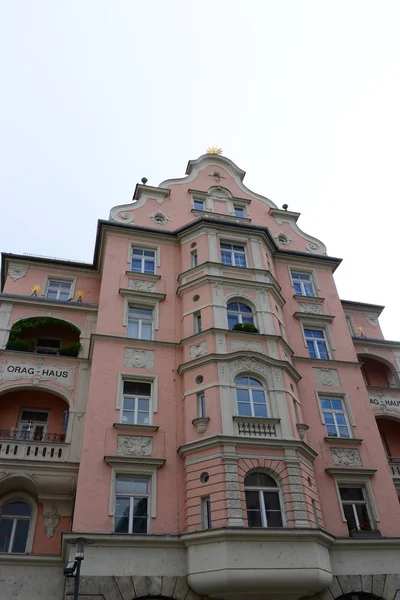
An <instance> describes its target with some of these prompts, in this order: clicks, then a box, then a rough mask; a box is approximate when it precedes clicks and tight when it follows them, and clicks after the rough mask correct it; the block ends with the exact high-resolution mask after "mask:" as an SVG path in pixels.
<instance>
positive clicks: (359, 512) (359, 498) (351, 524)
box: [339, 487, 373, 531]
mask: <svg viewBox="0 0 400 600" xmlns="http://www.w3.org/2000/svg"><path fill="white" fill-rule="evenodd" d="M339 493H340V501H341V503H342V507H343V512H344V516H345V518H346V521H347V527H348V528H349V531H362V530H364V531H369V530H371V529H373V525H372V521H371V517H370V516H369V511H368V503H367V500H366V498H365V490H364V489H363V488H362V487H339Z"/></svg>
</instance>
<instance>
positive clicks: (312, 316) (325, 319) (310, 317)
mask: <svg viewBox="0 0 400 600" xmlns="http://www.w3.org/2000/svg"><path fill="white" fill-rule="evenodd" d="M293 316H294V318H295V319H299V320H301V321H310V322H313V324H314V323H316V324H319V323H322V324H325V323H332V321H333V319H334V318H335V317H334V315H323V314H321V313H310V312H306V311H305V310H303V311H296V312H295V313H294V315H293Z"/></svg>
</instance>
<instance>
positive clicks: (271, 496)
mask: <svg viewBox="0 0 400 600" xmlns="http://www.w3.org/2000/svg"><path fill="white" fill-rule="evenodd" d="M264 504H265V509H266V510H279V511H280V510H281V505H280V502H279V494H278V492H264Z"/></svg>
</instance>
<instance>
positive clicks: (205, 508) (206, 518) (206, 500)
mask: <svg viewBox="0 0 400 600" xmlns="http://www.w3.org/2000/svg"><path fill="white" fill-rule="evenodd" d="M200 507H201V528H202V529H211V528H212V520H211V498H210V496H203V497H202V498H200Z"/></svg>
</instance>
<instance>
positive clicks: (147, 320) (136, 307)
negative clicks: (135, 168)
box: [126, 302, 155, 342]
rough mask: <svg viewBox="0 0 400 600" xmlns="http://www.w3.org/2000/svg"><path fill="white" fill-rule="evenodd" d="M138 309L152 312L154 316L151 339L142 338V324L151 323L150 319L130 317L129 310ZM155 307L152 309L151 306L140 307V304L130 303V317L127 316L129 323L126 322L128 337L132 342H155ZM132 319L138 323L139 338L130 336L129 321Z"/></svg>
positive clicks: (152, 317)
mask: <svg viewBox="0 0 400 600" xmlns="http://www.w3.org/2000/svg"><path fill="white" fill-rule="evenodd" d="M130 308H131V309H138V310H151V313H152V316H151V337H150V339H148V338H142V337H141V332H142V324H143V321H144V322H149V321H150V319H142V318H136V317H130V316H129V309H130ZM154 312H155V311H154V307H150V306H140V305H138V304H132V302H128V315H127V321H126V336H127V337H128V338H129V339H130V340H144V341H148V342H150V341H153V340H154V329H155V323H154V321H155V318H154ZM130 319H132V320H133V319H135V320H136V321H138V337H137V338H135V337H132V336H130V335H128V328H129V321H130Z"/></svg>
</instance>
